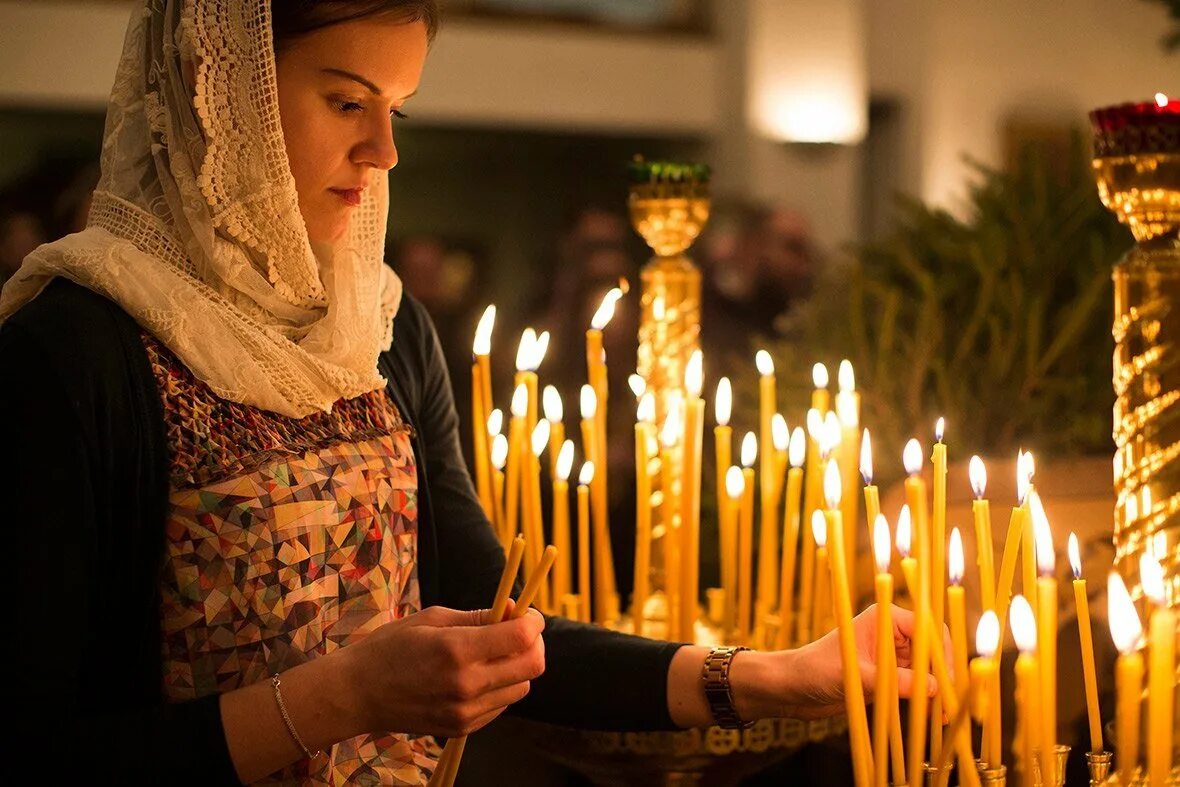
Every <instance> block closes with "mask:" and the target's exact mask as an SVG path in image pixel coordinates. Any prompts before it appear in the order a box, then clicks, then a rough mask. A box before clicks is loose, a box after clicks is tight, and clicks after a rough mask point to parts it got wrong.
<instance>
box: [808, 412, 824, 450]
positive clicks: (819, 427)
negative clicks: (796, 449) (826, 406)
mask: <svg viewBox="0 0 1180 787" xmlns="http://www.w3.org/2000/svg"><path fill="white" fill-rule="evenodd" d="M807 434H808V436H809V437H810V438H811V439H812V440H814V441H815V442H816V443H819V442H820V441H822V440H823V437H824V417H823V416H822V415H820V414H819V410H816V409H815V408H814V407H812V408H811V409H810V410H808V411H807Z"/></svg>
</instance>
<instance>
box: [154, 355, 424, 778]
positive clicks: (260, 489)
mask: <svg viewBox="0 0 1180 787" xmlns="http://www.w3.org/2000/svg"><path fill="white" fill-rule="evenodd" d="M145 344H146V345H147V347H148V349H149V358H150V359H151V362H152V366H153V368H154V371H155V374H156V379H157V382H158V383H159V387H160V392H161V396H162V398H163V401H164V410H165V419H166V422H167V425H168V439H169V443H170V448H171V453H172V460H171V461H172V473H171V477H172V480H173V488H172V491H171V496H170V502H171V506H170V511H169V515H168V520H167V524H166V553H165V564H164V572H163V579H162V608H161V614H162V619H163V632H164V646H163V647H164V653H163V662H164V687H165V693H166V696H167V697H168V698H169V699H170V700H173V701H182V700H186V699H193V698H196V697H201V696H206V695H208V694H212V693H217V692H224V691H229V690H231V689H235V688H239V687H241V686H246V685H249V684H252V683H255V682H257V681H261V680H266V679H268V678H269V676H270V675H271V674H272V673H275V672H282V671H283V670H286V669H290V668H291V667H294V666H296V665H298V664H302V663H304V662H306V661H309V660H310V659H313V658H316V657H318V656H322V655H326V654H328V653H331V652H332V651H334V650H336V649H337V648H339V647H341V646H342V645H346V644H349V643H352V642H356V641H357V640H358V639H360V638H362V637H364V636H365V635H366V634H367V633H368V632H370V631H372V630H374V629H376V628H377V627H379V626H381V625H382V624H384V623H388V622H390V621H393V620H397V619H399V618H402V617H404V616H406V615H409V614H412V613H414V612H417V611H418V610H419V609H420V608H421V599H420V596H419V592H418V573H417V544H418V542H417V536H418V533H417V519H418V507H417V502H418V501H417V470H416V467H415V464H414V456H413V451H412V448H411V444H410V439H409V430H408V429H407V428H406V427H405V425H404V422H403V421H402V419H401V418H400V415H399V414H398V412H397V410H396V408H395V407H394V405H393V403H392V402H391V401H390V399H389V398H388V396H387V395H386V394H385V393H384V392H379V393H376V394H367V395H364V396H361V397H358V398H356V399H352V400H349V401H345V402H340V403H338V405H337V406H336V407H334V408H333V409H332V412H331V413H325V414H322V415H320V414H317V415H313V416H308V417H307V418H304V419H289V418H284V417H282V416H277V415H275V414H273V413H269V412H264V411H261V410H255V409H253V408H249V407H244V406H242V405H238V404H233V403H230V402H227V401H223V400H219V399H217V397H216V396H214V395H212V393H211V392H210V391H209V390H208V389H207V388H206V387H205V386H204V384H203V383H201V382H199V381H197V380H196V379H195V378H194V377H193V376H192V375H191V373H189V372H188V370H187V369H186V368H185V367H184V366H183V365H182V364H181V363H180V362H179V361H177V360H176V359H175V357H174V356H172V355H171V354H170V353H169V352H168V350H167V349H165V348H163V347H162V346H161V345H159V344H158V343H156V342H155V340H153V339H151V338H150V337H145ZM439 754H440V751H439V748H438V745H437V744H436V743H435V742H434V740H433V739H432V738H428V737H414V736H409V735H404V734H393V733H390V734H385V735H363V736H359V737H357V738H353V739H350V740H346V741H341V742H340V743H338V744H336V745H335V746H333V747H331V749H330V750H329V751H328V752H327V753H326V754H325V755H322V756H320V757H317V758H316V759H314V760H306V759H304V760H300V761H298V762H296V763H293V764H292V765H291V766H289V767H287V768H285V769H283V770H282V771H280V772H278V773H275V774H272V775H271V777H269V778H267V779H265V780H264V782H265V783H268V784H276V783H277V784H292V785H295V784H297V785H329V784H360V785H377V784H395V785H419V784H424V783H425V781H426V779H428V778H429V776H430V774H431V772H433V770H434V767H435V764H436V763H437V760H438V756H439Z"/></svg>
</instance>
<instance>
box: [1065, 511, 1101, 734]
mask: <svg viewBox="0 0 1180 787" xmlns="http://www.w3.org/2000/svg"><path fill="white" fill-rule="evenodd" d="M1069 565H1070V568H1071V569H1073V599H1074V604H1075V607H1076V609H1077V614H1078V645H1079V647H1080V648H1081V656H1082V681H1083V683H1084V684H1085V688H1086V720H1087V721H1088V722H1089V725H1090V751H1092V752H1100V751H1102V716H1101V714H1099V712H1098V678H1097V672H1096V671H1095V669H1094V635H1093V633H1092V632H1091V629H1090V597H1089V596H1088V595H1087V593H1086V580H1084V579H1082V554H1081V550H1080V549H1078V537H1077V535H1075V534H1074V533H1070V534H1069Z"/></svg>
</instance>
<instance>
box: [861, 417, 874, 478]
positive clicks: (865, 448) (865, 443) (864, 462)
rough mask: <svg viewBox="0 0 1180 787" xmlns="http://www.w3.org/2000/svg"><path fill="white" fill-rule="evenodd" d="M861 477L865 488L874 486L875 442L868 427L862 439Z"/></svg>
mask: <svg viewBox="0 0 1180 787" xmlns="http://www.w3.org/2000/svg"><path fill="white" fill-rule="evenodd" d="M860 477H861V478H863V479H864V482H865V486H872V485H873V442H872V440H871V439H870V438H869V430H868V428H867V427H866V428H865V430H864V432H863V433H862V434H861V437H860Z"/></svg>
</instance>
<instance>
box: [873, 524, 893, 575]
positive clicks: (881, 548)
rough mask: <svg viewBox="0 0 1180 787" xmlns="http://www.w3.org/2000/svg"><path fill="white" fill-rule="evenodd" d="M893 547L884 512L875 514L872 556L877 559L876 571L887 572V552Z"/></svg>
mask: <svg viewBox="0 0 1180 787" xmlns="http://www.w3.org/2000/svg"><path fill="white" fill-rule="evenodd" d="M892 549H893V542H892V541H891V540H890V538H889V522H887V521H886V519H885V515H884V514H877V519H876V521H875V522H873V557H874V558H875V559H876V561H877V572H878V573H881V574H888V573H889V553H890V552H891V551H892Z"/></svg>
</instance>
